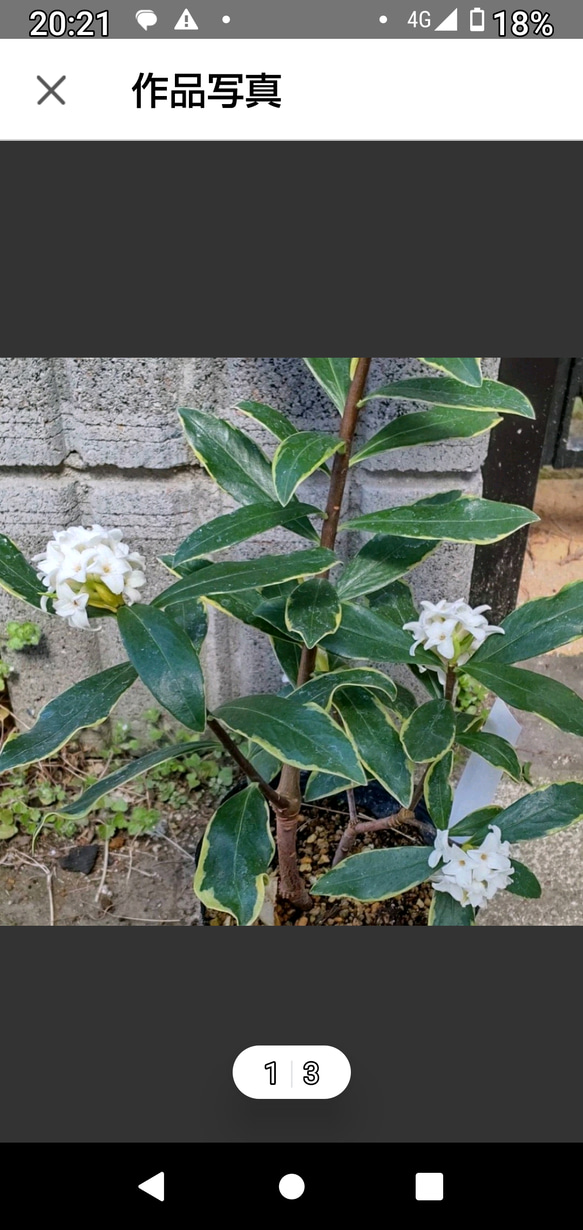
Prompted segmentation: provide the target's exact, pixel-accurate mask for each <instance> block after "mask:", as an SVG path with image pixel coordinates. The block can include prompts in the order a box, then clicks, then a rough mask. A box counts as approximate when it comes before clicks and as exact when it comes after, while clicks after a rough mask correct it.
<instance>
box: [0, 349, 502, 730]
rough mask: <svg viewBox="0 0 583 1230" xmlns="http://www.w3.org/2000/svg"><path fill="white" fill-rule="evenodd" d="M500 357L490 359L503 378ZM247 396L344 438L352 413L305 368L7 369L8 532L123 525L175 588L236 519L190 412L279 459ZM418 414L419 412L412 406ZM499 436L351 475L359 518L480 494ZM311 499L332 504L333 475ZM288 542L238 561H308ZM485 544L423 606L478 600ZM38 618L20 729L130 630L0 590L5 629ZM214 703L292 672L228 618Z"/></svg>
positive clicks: (364, 425) (440, 579)
mask: <svg viewBox="0 0 583 1230" xmlns="http://www.w3.org/2000/svg"><path fill="white" fill-rule="evenodd" d="M498 363H499V360H498V359H485V360H483V368H484V372H485V374H486V375H489V376H495V375H496V374H497V371H498ZM421 370H423V369H422V368H421V367H420V365H419V364H418V363H417V361H416V360H415V359H395V358H381V359H375V360H374V369H373V371H372V372H371V382H374V383H377V382H379V383H380V382H381V381H386V380H387V379H396V378H399V377H402V376H405V375H414V374H416V373H417V372H419V371H421ZM242 398H247V399H255V400H258V401H265V402H268V403H269V404H272V405H274V406H276V407H277V408H278V409H280V410H283V411H285V412H286V413H287V414H289V416H290V418H292V420H293V421H294V422H295V423H297V426H298V428H306V427H310V428H315V429H320V430H328V431H334V430H335V429H336V426H337V421H338V417H337V413H336V411H335V409H334V407H333V406H332V405H331V403H329V402H328V399H327V398H326V396H325V394H324V393H323V391H322V390H320V388H319V386H318V385H317V384H316V383H315V381H314V380H313V378H312V377H311V376H310V374H309V372H308V371H307V369H306V368H305V366H304V364H303V363H302V360H301V359H299V358H279V359H277V358H276V359H274V358H267V359H249V358H186V359H166V358H137V359H131V358H127V359H126V358H63V359H40V358H36V359H30V358H18V359H14V358H12V359H10V358H6V359H0V531H2V532H3V533H6V534H8V535H9V536H10V537H11V538H13V539H14V541H15V542H17V543H18V545H19V546H20V547H21V549H22V550H23V551H24V552H25V553H26V554H27V555H32V554H34V553H36V552H38V551H40V550H41V549H42V548H43V547H44V545H45V544H46V542H47V541H48V539H49V538H50V537H51V535H52V533H53V531H54V530H55V529H57V528H62V527H64V526H66V525H79V524H85V525H88V524H91V523H92V522H93V521H96V522H100V523H102V524H104V525H110V526H113V525H116V526H119V527H120V528H123V530H124V536H125V539H126V541H127V542H129V543H130V544H131V547H132V548H133V549H135V550H139V551H141V552H142V553H143V554H144V555H145V556H146V560H147V575H148V588H147V590H146V591H145V596H146V597H147V598H149V597H152V596H153V595H154V594H155V593H156V592H158V591H159V590H160V589H161V588H163V587H164V585H165V584H167V583H168V579H169V577H168V573H167V572H166V570H165V569H164V568H163V566H162V565H160V564H159V563H158V562H157V557H158V556H159V555H160V554H162V553H164V552H167V551H171V550H173V549H174V548H175V547H176V546H177V545H178V543H179V542H180V541H181V540H182V539H183V538H184V537H185V536H186V535H187V534H188V533H189V532H190V531H191V530H192V529H194V528H195V527H196V526H197V525H199V524H201V523H202V522H203V521H206V520H208V519H209V518H210V517H212V516H216V515H218V514H219V513H221V512H226V511H228V510H229V509H230V508H232V507H234V504H233V501H232V500H231V499H230V498H229V497H228V496H227V495H225V494H224V493H223V492H221V491H220V490H219V489H218V488H217V487H216V486H215V484H214V483H213V482H212V481H211V479H210V478H209V477H208V475H207V474H206V472H205V471H204V470H203V469H202V468H201V467H200V466H199V464H198V463H197V462H196V460H195V459H194V458H193V455H192V453H191V451H190V449H189V448H188V446H187V445H186V443H185V441H184V437H183V435H182V431H181V427H180V422H179V419H178V416H177V414H176V410H177V408H178V407H179V406H183V405H186V406H195V407H197V408H203V409H207V410H212V411H214V412H216V413H218V414H221V415H222V416H224V417H226V418H229V419H230V420H231V421H232V422H234V423H237V424H238V425H239V426H241V427H243V428H244V429H245V430H246V431H248V432H249V433H250V434H252V435H253V436H254V437H255V439H256V440H257V442H258V443H259V444H260V445H261V446H262V447H265V448H266V450H267V451H269V452H270V453H271V452H273V449H274V441H273V438H272V437H271V436H270V435H269V433H267V432H266V431H265V430H264V429H263V428H261V427H259V426H257V425H255V424H253V423H252V421H251V420H249V419H247V418H244V417H243V416H242V415H240V414H238V413H237V412H236V411H235V410H234V409H233V406H234V403H235V402H237V401H238V400H240V399H242ZM408 408H409V409H412V408H414V407H413V405H412V404H411V403H410V404H409V406H408ZM394 413H395V408H394V407H393V406H390V405H388V404H387V403H384V402H372V403H371V404H370V407H369V409H368V410H367V413H366V415H364V416H363V419H362V422H361V427H360V437H361V438H362V439H364V438H366V437H367V436H369V435H371V434H373V432H374V431H377V430H378V428H379V427H380V426H382V425H383V424H384V423H386V422H388V421H389V419H390V417H392V416H393V415H394ZM487 445H488V437H487V435H482V436H479V437H477V438H476V439H475V440H472V441H460V442H458V443H451V442H446V443H444V444H435V445H430V446H426V447H424V448H416V449H408V450H395V451H394V452H392V453H388V454H385V455H381V456H380V457H375V458H373V459H371V460H370V461H367V462H366V463H364V464H363V465H361V466H358V467H355V469H353V470H352V471H351V476H350V485H349V489H348V492H347V507H348V508H349V509H350V512H351V514H353V515H356V513H357V512H359V511H362V512H366V511H369V510H372V509H374V508H378V507H383V506H384V507H387V506H389V505H395V504H403V503H411V502H412V501H413V500H416V499H420V498H422V497H423V496H428V495H431V494H433V493H434V492H435V491H438V490H443V491H446V490H449V489H451V488H453V487H461V488H463V489H464V490H465V491H468V492H475V493H479V491H480V490H481V473H480V467H481V464H482V461H483V459H484V456H485V452H486V449H487ZM302 494H305V496H306V498H307V499H314V501H315V502H316V503H318V501H320V502H321V499H322V481H321V476H318V477H317V478H316V479H315V480H311V481H310V483H307V484H306V485H305V487H304V489H303V492H302ZM302 545H303V544H302V542H301V541H300V540H299V539H297V538H295V537H294V536H293V535H290V534H288V533H286V532H285V531H283V530H274V531H271V532H269V533H267V534H265V535H263V536H262V537H261V539H259V540H257V541H256V542H255V543H252V544H243V545H242V546H241V547H240V548H238V549H236V550H234V551H233V552H232V556H233V557H234V558H235V557H236V558H248V557H250V556H252V555H255V554H259V553H263V552H265V553H267V552H269V553H273V552H281V551H285V550H286V549H296V550H297V549H298V548H299V547H301V546H302ZM472 555H473V550H472V548H471V547H465V546H457V545H452V544H446V545H444V546H442V547H440V548H439V549H438V551H436V552H435V553H434V554H433V555H432V556H431V557H430V558H429V559H428V560H427V561H426V562H425V563H424V564H423V565H421V566H420V567H419V568H418V569H416V570H415V573H414V574H413V578H414V588H415V590H416V592H417V594H418V596H419V597H429V598H437V597H443V596H445V597H448V598H455V597H458V596H461V595H466V594H467V590H468V586H469V580H470V573H471V565H472ZM27 612H28V614H29V615H31V617H33V618H35V619H36V620H37V622H39V623H41V624H42V629H43V637H42V640H41V642H40V644H39V646H38V647H36V648H35V649H32V648H31V649H29V650H27V651H26V652H25V653H24V654H17V655H16V654H15V655H13V657H12V663H13V666H14V668H15V671H14V674H13V675H12V676H11V679H10V695H11V701H12V705H13V707H14V710H15V712H16V714H17V716H18V718H19V719H20V720H22V721H23V722H24V723H26V724H27V725H30V724H31V721H32V720H34V719H35V718H36V716H37V714H38V711H39V709H40V708H41V707H42V705H43V704H45V703H46V702H47V701H48V700H50V699H51V698H52V697H53V696H55V695H57V694H58V693H59V692H60V691H62V690H63V688H65V687H67V686H69V685H70V684H72V683H74V682H76V681H77V680H79V679H81V678H84V677H85V676H86V675H88V674H91V673H92V672H93V671H96V670H99V669H104V668H105V667H107V666H110V665H113V664H114V663H115V662H117V661H119V660H121V658H122V657H123V652H122V650H121V646H120V642H119V638H118V635H117V629H116V626H115V623H114V621H113V620H109V619H104V620H103V622H102V624H101V626H100V627H99V628H98V630H96V631H92V632H84V631H81V630H79V631H78V630H76V629H70V628H68V627H67V626H66V625H65V624H64V623H63V621H61V620H59V619H56V618H49V617H48V616H43V615H42V614H38V615H36V614H35V615H34V616H33V615H32V612H31V608H26V607H25V606H24V605H23V604H22V603H19V602H17V601H16V600H14V599H12V598H11V597H10V596H9V595H7V594H5V593H4V591H1V590H0V630H1V629H2V627H3V625H4V623H5V622H6V620H7V619H13V618H17V619H23V618H26V617H27ZM205 657H206V671H207V678H208V682H209V694H210V702H211V704H214V703H216V702H217V701H219V700H221V699H226V698H227V697H229V696H233V695H236V694H240V693H244V692H257V691H261V690H264V689H269V688H273V687H277V686H278V684H279V678H280V671H279V667H278V665H277V663H276V662H275V660H274V658H273V655H272V652H271V648H270V646H269V642H268V641H267V640H266V638H265V637H263V636H262V635H261V634H260V633H255V632H253V630H251V629H248V628H242V627H239V626H238V625H236V624H235V623H234V622H233V621H232V620H231V619H229V618H228V617H227V616H223V615H220V614H218V613H215V612H213V613H212V616H211V627H210V633H209V637H208V639H207V643H206V647H205ZM148 703H149V701H148V697H147V693H145V690H144V689H142V688H141V687H140V686H139V685H135V686H134V688H132V689H131V690H130V692H129V693H128V694H127V696H126V697H125V698H124V699H123V700H122V702H121V703H120V706H119V714H120V716H123V717H125V718H133V719H139V716H140V714H141V712H142V710H143V708H144V707H145V706H147V704H148Z"/></svg>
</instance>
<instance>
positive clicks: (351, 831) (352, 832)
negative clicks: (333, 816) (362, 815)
mask: <svg viewBox="0 0 583 1230" xmlns="http://www.w3.org/2000/svg"><path fill="white" fill-rule="evenodd" d="M346 798H347V800H348V815H349V821H348V824H347V825H346V828H345V830H344V832H343V834H342V837H341V838H340V841H339V842H338V845H337V847H336V853H335V855H334V858H333V859H332V866H333V867H335V866H336V864H337V863H340V862H342V859H343V858H346V856H347V855H348V854H350V852H351V850H353V849H354V846H355V845H356V837H357V834H358V832H359V824H358V812H357V810H356V801H355V798H354V790H353V789H352V787H351V788H350V789H349V790H347V791H346Z"/></svg>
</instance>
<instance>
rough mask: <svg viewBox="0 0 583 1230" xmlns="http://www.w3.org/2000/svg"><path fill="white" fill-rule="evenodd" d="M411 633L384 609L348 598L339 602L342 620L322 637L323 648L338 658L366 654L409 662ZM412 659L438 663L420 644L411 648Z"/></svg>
mask: <svg viewBox="0 0 583 1230" xmlns="http://www.w3.org/2000/svg"><path fill="white" fill-rule="evenodd" d="M412 644H413V641H412V640H411V634H410V633H409V632H403V629H402V628H398V627H397V625H396V624H395V623H394V622H393V621H392V620H391V619H390V618H388V617H387V615H386V614H385V612H384V610H382V609H381V610H379V611H376V610H375V611H373V610H371V609H370V608H369V607H365V606H357V605H356V604H354V603H352V602H343V603H342V623H341V624H340V627H339V628H338V631H337V632H334V633H333V634H332V636H327V637H325V639H324V641H323V642H322V645H323V648H324V649H329V650H331V651H332V652H333V653H338V654H340V656H341V657H342V658H356V659H359V658H366V659H367V660H368V661H369V662H406V663H407V665H408V666H409V665H410V664H411V663H412V662H413V658H412V657H411V646H412ZM414 660H415V662H418V663H420V664H421V665H422V666H429V665H431V666H438V665H439V663H438V660H437V658H436V657H435V655H434V654H431V653H428V651H427V650H425V649H423V648H422V647H421V646H419V648H418V649H417V650H416V651H415V659H414Z"/></svg>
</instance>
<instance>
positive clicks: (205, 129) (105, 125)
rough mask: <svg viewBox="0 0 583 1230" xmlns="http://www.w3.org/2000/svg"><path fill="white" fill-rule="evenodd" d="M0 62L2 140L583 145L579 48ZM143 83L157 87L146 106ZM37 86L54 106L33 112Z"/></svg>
mask: <svg viewBox="0 0 583 1230" xmlns="http://www.w3.org/2000/svg"><path fill="white" fill-rule="evenodd" d="M1 54H2V65H1V71H0V138H1V139H3V140H59V141H62V140H76V141H79V140H81V141H91V140H109V141H112V140H131V141H135V140H160V141H173V140H178V141H184V140H212V141H216V140H253V141H254V140H272V141H273V140H275V141H290V140H301V141H309V140H322V141H324V140H343V141H349V140H353V141H366V140H377V141H378V140H391V141H394V140H403V141H417V140H435V141H443V140H472V141H476V140H478V141H480V140H497V141H500V140H513V141H522V140H529V141H534V140H547V141H548V140H555V141H556V140H581V139H583V107H582V104H581V73H580V44H579V43H578V42H576V41H573V42H568V41H566V40H560V41H557V42H549V41H546V40H545V41H544V42H539V41H532V40H531V41H526V42H522V43H520V45H519V44H517V43H512V42H507V41H505V40H501V41H498V42H492V41H485V42H480V41H472V40H470V39H463V40H461V39H460V40H457V41H451V40H450V41H448V42H444V43H441V44H440V45H439V46H437V45H436V44H435V43H430V42H419V43H415V42H406V41H398V42H388V41H387V42H379V41H378V40H373V39H371V40H364V39H361V40H358V41H352V40H338V39H334V40H329V41H328V40H322V39H318V40H314V41H307V40H305V39H293V40H286V41H285V42H284V41H282V40H273V41H271V40H267V39H262V40H260V41H257V42H251V41H249V40H245V41H235V40H232V39H229V40H225V39H221V40H211V39H206V40H204V41H200V42H197V43H193V42H189V43H188V44H186V43H181V44H178V45H177V44H176V43H175V42H170V41H168V40H163V39H157V40H152V41H149V42H148V44H147V46H146V45H145V44H144V43H143V42H141V41H139V40H136V41H135V42H134V41H118V42H115V41H113V42H108V41H105V40H98V41H96V42H91V43H79V42H78V40H76V39H75V40H72V42H71V43H67V42H66V41H64V42H63V41H61V42H59V41H57V42H52V43H51V42H48V43H43V45H42V46H40V45H39V43H38V42H36V43H31V42H28V43H27V42H23V41H16V40H15V41H13V42H11V43H10V44H8V43H4V44H3V45H2V53H1ZM140 74H143V76H142V81H145V79H146V78H147V75H148V74H152V76H153V77H155V78H156V79H157V81H158V82H159V83H158V84H157V86H156V91H157V94H158V98H157V99H156V105H155V107H153V108H152V106H151V86H147V87H146V89H144V90H140V91H136V90H133V89H132V87H133V86H134V85H135V83H136V82H137V81H138V78H139V76H140ZM176 74H178V75H179V76H180V77H181V78H183V77H187V78H188V80H187V81H186V83H184V81H182V89H183V90H186V93H182V94H181V93H179V92H176V93H175V94H174V102H175V104H176V105H175V106H174V107H173V106H172V98H173V90H174V89H175V88H176V82H175V75H176ZM263 74H265V77H266V78H267V80H266V81H264V80H263V77H262V75H263ZM197 76H198V77H199V78H200V82H199V83H198V85H197ZM233 76H234V77H235V78H236V77H241V82H240V83H239V84H237V82H235V84H234V85H233V84H232V85H231V91H230V93H229V87H228V83H226V82H225V78H229V77H230V78H231V79H232V78H233ZM39 78H42V82H45V83H46V87H47V88H48V87H51V90H52V87H55V86H56V83H57V82H60V85H59V86H57V88H56V93H57V95H58V96H59V97H55V95H54V94H53V93H52V92H51V90H49V94H48V96H47V97H46V98H45V99H44V101H43V102H42V103H41V102H39V100H40V99H41V98H42V97H43V95H45V94H46V88H45V86H44V85H43V83H42V82H41V81H39ZM217 78H221V81H220V83H219V86H220V88H218V89H217ZM254 78H255V79H256V80H255V83H254V84H252V81H253V79H254ZM269 78H272V79H273V78H275V79H276V85H275V86H274V83H273V80H272V81H271V83H269ZM275 89H277V100H276V99H275V97H274V96H273V93H272V95H271V96H270V91H272V92H273V91H274V90H275ZM191 91H194V93H192V92H191ZM164 92H165V94H166V97H164ZM138 93H139V94H141V107H140V108H138V106H137V99H138ZM203 94H204V101H203V99H202V95H203ZM234 94H235V95H236V94H240V95H241V97H238V98H236V99H235V105H234V106H233V105H232V99H233V95H234ZM182 98H183V99H184V101H185V103H186V105H182V106H181V105H179V104H180V101H181V99H182ZM229 100H231V105H228V104H229ZM277 101H280V105H279V106H278V105H277ZM395 183H396V185H397V186H398V187H399V188H400V189H406V185H403V184H401V185H398V178H397V176H395ZM371 187H373V184H372V183H371ZM428 187H430V185H429V186H428ZM503 196H504V193H503V184H501V185H500V201H501V205H502V204H503ZM531 199H532V186H531V185H528V184H525V207H526V206H527V205H528V202H529V200H531ZM457 202H458V207H461V205H460V197H459V195H458V196H457ZM466 204H467V205H468V207H469V206H470V204H471V203H470V202H466Z"/></svg>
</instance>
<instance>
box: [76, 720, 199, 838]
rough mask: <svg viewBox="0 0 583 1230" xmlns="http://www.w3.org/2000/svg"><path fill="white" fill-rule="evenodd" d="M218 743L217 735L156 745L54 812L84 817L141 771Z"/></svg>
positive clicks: (148, 770)
mask: <svg viewBox="0 0 583 1230" xmlns="http://www.w3.org/2000/svg"><path fill="white" fill-rule="evenodd" d="M219 746H220V744H218V743H217V741H216V739H212V740H211V739H196V740H193V741H192V742H190V743H184V742H183V743H170V744H167V746H166V747H157V748H156V750H155V751H153V752H148V754H147V755H146V756H139V757H137V758H136V759H135V760H130V762H129V764H124V765H122V767H121V769H116V770H115V772H114V773H108V774H106V775H105V777H100V779H99V781H98V782H95V784H94V785H93V786H90V787H89V789H88V790H84V791H83V794H80V795H79V797H78V798H77V799H74V800H73V802H72V803H68V804H67V806H66V807H62V808H61V809H60V810H59V811H58V812H56V811H55V814H57V815H59V816H64V817H65V818H66V819H69V820H81V819H82V817H83V816H87V815H88V814H89V812H90V811H91V810H92V808H94V807H97V805H98V803H100V802H101V800H102V799H103V798H105V796H106V795H108V794H112V793H113V792H114V791H115V790H119V789H120V787H121V786H125V785H126V783H127V782H131V781H133V780H134V778H136V777H140V776H141V774H142V773H149V772H150V769H155V768H157V766H158V765H160V764H164V763H165V762H166V761H167V760H179V759H180V758H181V757H182V756H190V755H191V754H192V752H196V753H197V755H201V754H202V755H204V753H205V752H209V751H211V750H212V749H213V748H217V747H219Z"/></svg>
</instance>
